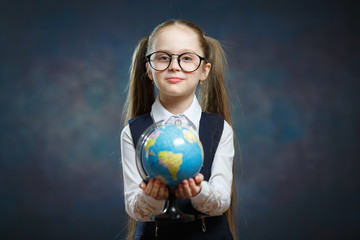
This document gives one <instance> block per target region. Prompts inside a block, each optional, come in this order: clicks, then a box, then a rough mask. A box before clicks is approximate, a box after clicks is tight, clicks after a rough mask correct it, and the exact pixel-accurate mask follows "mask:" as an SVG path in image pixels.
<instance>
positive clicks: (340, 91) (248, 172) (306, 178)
mask: <svg viewBox="0 0 360 240" xmlns="http://www.w3.org/2000/svg"><path fill="white" fill-rule="evenodd" d="M105 2H106V3H105ZM357 10H358V9H357V8H356V6H355V4H350V3H348V2H346V1H338V2H334V1H333V2H331V1H300V0H296V1H285V0H284V1H227V0H223V1H215V0H214V1H179V0H173V1H145V0H142V1H120V0H118V1H16V0H15V1H1V3H0V34H1V37H0V63H1V65H0V74H1V75H0V80H1V83H0V107H1V112H0V124H1V125H0V141H1V142H0V143H1V145H0V150H1V151H0V158H1V163H0V167H1V172H0V206H1V208H0V239H110V240H111V239H114V238H116V236H117V235H118V234H119V236H118V238H117V239H122V238H123V236H124V234H125V232H126V227H125V223H126V221H127V216H126V213H125V211H124V203H123V193H122V176H121V161H120V146H119V132H120V131H121V128H122V125H121V111H122V108H123V106H124V100H125V96H126V86H127V82H128V69H129V66H130V59H131V55H132V52H133V50H134V47H135V45H136V44H137V41H138V40H140V39H141V38H142V37H144V36H146V35H148V34H149V33H150V31H151V30H152V29H153V28H154V26H155V25H157V24H159V23H161V22H163V21H165V20H167V19H170V18H185V19H188V20H190V21H194V22H195V23H197V24H198V25H200V26H201V27H202V28H203V29H204V30H205V32H206V34H208V35H210V36H213V37H215V38H217V39H219V40H220V41H221V42H222V43H223V45H224V47H225V49H226V52H227V54H228V59H229V65H230V75H231V80H230V81H229V83H228V86H229V88H230V90H231V93H232V96H233V98H232V99H233V100H232V103H233V108H232V111H233V117H234V122H235V126H236V133H237V135H238V137H239V141H240V146H241V149H242V164H240V163H237V165H236V166H237V169H239V168H241V169H242V173H240V171H239V170H237V173H236V177H237V179H238V181H237V191H238V197H239V200H238V209H239V216H240V217H239V229H240V237H241V238H242V239H356V236H357V237H359V230H358V229H359V225H360V224H359V223H360V209H359V208H360V207H359V202H360V195H359V187H360V186H359V185H360V184H359V183H360V180H359V176H358V172H359V163H358V161H359V157H360V156H359V151H358V149H357V146H358V143H357V142H358V138H359V132H360V131H359V130H360V129H359V122H360V114H359V87H360V86H359V83H358V81H359V62H360V61H359V50H358V46H359V42H360V37H359V31H358V28H357V27H358V24H359V17H358V11H357ZM234 96H237V98H236V97H234Z"/></svg>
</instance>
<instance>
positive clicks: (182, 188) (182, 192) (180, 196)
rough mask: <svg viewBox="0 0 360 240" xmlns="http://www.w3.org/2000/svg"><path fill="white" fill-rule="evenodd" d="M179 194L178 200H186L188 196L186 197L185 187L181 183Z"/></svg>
mask: <svg viewBox="0 0 360 240" xmlns="http://www.w3.org/2000/svg"><path fill="white" fill-rule="evenodd" d="M177 192H178V198H180V199H185V198H186V196H185V195H184V187H183V185H182V184H181V183H180V184H179V185H178V187H177Z"/></svg>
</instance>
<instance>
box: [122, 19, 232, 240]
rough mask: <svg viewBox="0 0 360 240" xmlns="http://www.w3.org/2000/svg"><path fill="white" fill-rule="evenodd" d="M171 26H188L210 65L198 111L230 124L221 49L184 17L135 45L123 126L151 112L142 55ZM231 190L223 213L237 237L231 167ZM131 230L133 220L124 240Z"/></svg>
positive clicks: (151, 91) (149, 85)
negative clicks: (213, 114) (216, 115)
mask: <svg viewBox="0 0 360 240" xmlns="http://www.w3.org/2000/svg"><path fill="white" fill-rule="evenodd" d="M173 26H179V27H180V26H181V27H188V28H190V29H191V30H193V31H194V32H195V33H196V34H197V36H198V39H199V42H200V46H201V48H202V49H203V52H204V56H203V57H204V58H205V59H206V62H208V63H210V64H211V70H210V72H209V75H208V77H207V80H206V81H204V82H203V84H201V85H200V91H199V100H200V105H201V107H202V110H203V111H204V112H211V113H217V114H220V115H222V116H223V117H224V119H225V120H226V121H227V122H228V123H229V124H230V125H231V126H232V121H231V116H230V110H229V105H228V95H227V90H226V84H225V77H224V75H225V73H226V70H227V61H226V56H225V52H224V50H223V48H222V47H221V45H220V43H219V42H218V41H217V40H216V39H214V38H211V37H209V36H205V35H204V32H203V31H202V30H201V29H200V28H199V27H198V26H197V25H195V24H193V23H191V22H189V21H186V20H171V21H167V22H164V23H162V24H160V25H158V26H157V27H156V28H155V29H154V30H153V32H152V33H151V35H150V36H149V37H145V38H143V39H142V40H141V41H140V42H139V44H138V45H137V47H136V49H135V51H134V54H133V57H132V64H131V67H130V82H129V94H128V97H127V102H126V106H125V108H124V113H125V114H126V116H125V122H124V125H126V124H127V121H128V120H130V119H131V118H134V117H136V116H139V115H142V114H145V113H149V112H150V111H151V106H152V104H153V103H154V101H155V88H154V85H153V84H152V82H151V80H150V79H149V77H148V75H147V71H146V67H145V62H146V54H148V53H149V51H150V50H151V47H152V44H153V41H154V38H155V37H156V35H157V34H158V33H159V32H160V31H162V30H165V29H166V28H168V27H173ZM231 189H232V190H231V204H230V207H229V209H228V210H227V211H226V216H227V219H228V223H229V226H230V230H231V233H232V235H233V237H234V239H237V228H236V224H235V223H234V220H236V217H235V216H236V194H235V181H234V167H233V184H232V187H231ZM234 214H235V215H234ZM134 230H135V221H134V220H133V219H130V221H129V234H128V239H133V236H134Z"/></svg>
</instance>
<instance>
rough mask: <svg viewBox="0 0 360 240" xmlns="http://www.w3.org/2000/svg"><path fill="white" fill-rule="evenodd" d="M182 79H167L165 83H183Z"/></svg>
mask: <svg viewBox="0 0 360 240" xmlns="http://www.w3.org/2000/svg"><path fill="white" fill-rule="evenodd" d="M183 80H184V78H179V77H168V78H166V81H168V82H169V83H178V82H181V81H183Z"/></svg>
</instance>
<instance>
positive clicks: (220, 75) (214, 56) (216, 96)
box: [200, 36, 232, 125]
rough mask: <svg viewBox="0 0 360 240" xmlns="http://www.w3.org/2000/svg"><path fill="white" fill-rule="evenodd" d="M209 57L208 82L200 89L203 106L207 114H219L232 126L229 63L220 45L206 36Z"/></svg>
mask: <svg viewBox="0 0 360 240" xmlns="http://www.w3.org/2000/svg"><path fill="white" fill-rule="evenodd" d="M205 38H206V42H207V47H208V50H209V56H208V58H207V61H208V62H209V63H211V70H210V73H209V75H208V77H207V80H206V81H205V82H204V83H203V84H202V85H201V87H200V101H201V106H202V108H203V110H204V111H205V112H211V113H217V114H220V115H222V116H223V117H224V119H225V120H226V121H227V122H228V123H229V124H230V125H232V124H231V117H230V110H229V105H228V95H227V90H226V84H225V74H226V73H227V61H226V56H225V52H224V50H223V48H222V47H221V45H220V43H219V42H218V41H217V40H216V39H214V38H212V37H208V36H206V37H205Z"/></svg>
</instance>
